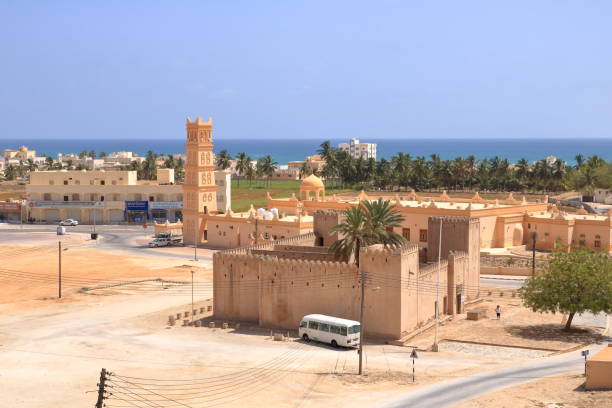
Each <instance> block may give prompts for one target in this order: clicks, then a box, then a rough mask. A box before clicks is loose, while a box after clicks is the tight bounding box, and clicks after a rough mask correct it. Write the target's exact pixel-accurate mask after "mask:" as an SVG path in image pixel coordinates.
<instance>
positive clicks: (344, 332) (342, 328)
mask: <svg viewBox="0 0 612 408" xmlns="http://www.w3.org/2000/svg"><path fill="white" fill-rule="evenodd" d="M340 334H341V335H343V336H346V326H340Z"/></svg>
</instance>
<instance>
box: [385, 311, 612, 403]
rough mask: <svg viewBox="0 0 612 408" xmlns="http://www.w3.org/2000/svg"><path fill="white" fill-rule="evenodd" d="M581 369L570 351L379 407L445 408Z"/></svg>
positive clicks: (576, 353) (434, 387)
mask: <svg viewBox="0 0 612 408" xmlns="http://www.w3.org/2000/svg"><path fill="white" fill-rule="evenodd" d="M608 318H609V317H608ZM609 342H612V337H605V338H604V340H603V341H602V342H601V343H600V344H598V345H592V346H589V347H586V348H587V349H589V350H590V352H591V355H592V354H593V353H595V352H596V351H598V350H599V349H601V348H603V347H606V346H607V344H608V343H609ZM583 369H584V358H583V357H581V355H580V351H573V352H570V353H567V354H562V355H559V356H555V357H543V358H539V359H537V360H534V361H531V362H529V363H525V364H521V365H518V366H515V367H512V368H507V369H504V370H498V371H493V372H490V373H485V374H481V375H475V376H468V377H463V378H458V379H456V380H451V381H445V382H442V383H437V384H433V385H430V386H427V387H423V388H421V389H419V390H416V391H413V392H410V393H408V394H405V395H404V396H401V397H399V398H397V399H395V400H392V401H391V402H389V403H387V404H384V405H382V407H383V408H400V407H401V408H444V407H449V406H452V405H454V404H457V403H459V402H461V401H465V400H469V399H472V398H475V397H477V396H479V395H482V394H487V393H490V392H493V391H496V390H499V389H502V388H506V387H510V386H513V385H518V384H521V383H525V382H528V381H531V380H535V379H538V378H543V377H548V376H552V375H557V374H561V373H565V372H570V371H577V370H583Z"/></svg>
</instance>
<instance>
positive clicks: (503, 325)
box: [408, 297, 601, 351]
mask: <svg viewBox="0 0 612 408" xmlns="http://www.w3.org/2000/svg"><path fill="white" fill-rule="evenodd" d="M497 305H500V306H501V308H502V318H501V319H500V320H497V318H496V316H495V307H496V306H497ZM476 308H486V309H487V310H488V313H487V318H485V319H482V320H479V321H472V320H467V319H466V314H461V315H457V317H456V318H455V319H454V320H453V321H452V323H448V324H445V325H443V326H441V327H440V330H439V338H440V339H449V340H459V341H466V342H481V343H489V344H492V345H498V346H512V347H524V348H534V349H546V350H550V351H562V350H567V349H570V348H573V347H576V346H579V345H580V344H583V343H589V342H592V341H594V340H595V339H596V338H597V337H598V336H599V334H600V333H601V329H596V328H591V327H580V326H577V327H576V330H575V331H572V332H570V333H566V332H564V331H562V330H561V329H562V328H563V326H562V319H563V316H562V315H560V314H556V315H553V314H548V313H538V312H533V311H531V310H530V309H528V308H526V307H524V306H523V305H522V301H521V299H520V298H518V297H516V298H509V297H504V298H500V297H494V298H485V299H484V300H483V301H482V302H479V303H477V304H474V305H472V306H470V307H469V309H476ZM432 343H433V330H429V331H427V332H425V333H423V334H421V335H419V336H417V337H415V338H413V339H410V340H408V344H410V345H414V346H416V347H419V348H426V347H429V346H431V344H432Z"/></svg>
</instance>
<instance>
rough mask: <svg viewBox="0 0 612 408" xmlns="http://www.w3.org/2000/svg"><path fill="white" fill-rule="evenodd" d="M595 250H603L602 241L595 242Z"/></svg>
mask: <svg viewBox="0 0 612 408" xmlns="http://www.w3.org/2000/svg"><path fill="white" fill-rule="evenodd" d="M595 248H601V241H600V240H595Z"/></svg>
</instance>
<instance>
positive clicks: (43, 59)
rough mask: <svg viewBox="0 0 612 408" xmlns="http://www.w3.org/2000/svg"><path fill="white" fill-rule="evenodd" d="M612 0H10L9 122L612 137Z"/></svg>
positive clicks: (174, 134) (241, 134) (165, 130)
mask: <svg viewBox="0 0 612 408" xmlns="http://www.w3.org/2000/svg"><path fill="white" fill-rule="evenodd" d="M611 21H612V1H608V0H604V1H597V0H589V1H563V0H551V1H545V0H539V1H532V0H529V1H521V0H514V1H507V2H500V1H486V0H482V1H470V0H461V1H457V0H449V1H433V0H424V1H391V0H389V1H383V0H378V1H374V0H371V1H359V0H352V1H314V0H310V1H306V0H304V1H297V0H295V1H280V0H279V1H265V0H258V1H223V0H218V1H181V0H177V1H153V0H147V1H135V0H134V1H109V0H105V1H59V0H58V1H52V0H45V1H21V0H17V1H9V0H0V56H1V57H0V140H1V139H3V138H6V139H9V138H11V139H14V138H19V137H24V138H45V139H57V138H92V139H96V138H97V139H99V138H142V139H152V138H154V139H160V138H183V137H184V121H185V117H187V116H189V117H191V118H194V117H195V116H197V115H199V116H201V117H204V118H208V117H213V121H214V134H215V137H217V138H228V139H229V138H241V139H242V138H246V139H250V138H261V139H263V138H277V139H294V138H304V139H306V138H311V139H312V138H315V139H329V138H334V139H335V138H349V137H357V138H360V139H363V140H369V139H376V138H400V139H410V138H432V139H434V138H455V137H458V138H552V139H555V138H590V137H597V138H611V137H612V42H611V40H612V23H611Z"/></svg>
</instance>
